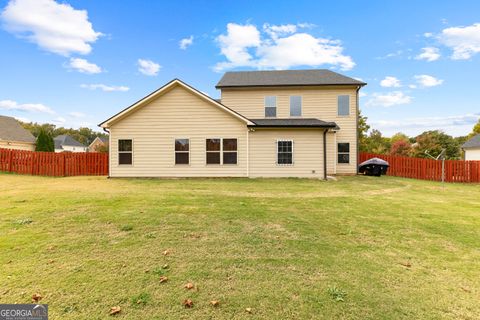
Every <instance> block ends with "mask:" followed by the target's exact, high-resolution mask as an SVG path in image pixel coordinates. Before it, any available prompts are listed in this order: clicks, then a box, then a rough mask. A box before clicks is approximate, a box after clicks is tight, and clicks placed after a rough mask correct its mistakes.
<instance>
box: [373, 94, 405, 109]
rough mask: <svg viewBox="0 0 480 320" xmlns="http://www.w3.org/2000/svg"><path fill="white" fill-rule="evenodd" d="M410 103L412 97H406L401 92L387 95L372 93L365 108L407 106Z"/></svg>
mask: <svg viewBox="0 0 480 320" xmlns="http://www.w3.org/2000/svg"><path fill="white" fill-rule="evenodd" d="M410 102H412V97H410V96H407V95H406V94H404V93H403V92H401V91H393V92H388V93H374V94H372V95H371V98H370V100H368V101H367V103H366V104H365V106H367V107H377V106H380V107H392V106H395V105H401V104H409V103H410Z"/></svg>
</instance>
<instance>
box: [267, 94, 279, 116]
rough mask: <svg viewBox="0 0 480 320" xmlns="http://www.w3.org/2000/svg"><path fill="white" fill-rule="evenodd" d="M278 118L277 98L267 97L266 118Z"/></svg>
mask: <svg viewBox="0 0 480 320" xmlns="http://www.w3.org/2000/svg"><path fill="white" fill-rule="evenodd" d="M276 116H277V97H276V96H266V97H265V117H276Z"/></svg>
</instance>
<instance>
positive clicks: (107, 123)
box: [98, 79, 252, 128]
mask: <svg viewBox="0 0 480 320" xmlns="http://www.w3.org/2000/svg"><path fill="white" fill-rule="evenodd" d="M175 86H181V87H183V88H185V89H186V90H187V91H189V92H191V93H193V94H194V95H196V96H198V97H200V98H201V99H203V100H205V101H207V102H210V103H211V104H213V105H215V106H217V107H218V108H220V109H222V110H224V111H226V112H228V113H230V114H231V115H233V116H234V117H236V118H237V119H239V120H241V121H244V122H246V123H247V125H249V124H252V122H251V121H250V120H249V119H248V118H246V117H244V116H242V115H241V114H240V113H238V112H236V111H234V110H232V109H230V108H228V107H227V106H225V105H223V104H221V103H220V102H218V101H216V100H215V99H212V98H211V97H209V96H207V95H206V94H204V93H203V92H201V91H199V90H197V89H195V88H194V87H192V86H190V85H188V84H186V83H185V82H183V81H182V80H180V79H173V80H172V81H170V82H169V83H167V84H166V85H164V86H163V87H161V88H159V89H157V90H156V91H154V92H152V93H150V94H149V95H147V96H146V97H144V98H142V99H140V100H139V101H137V102H135V103H134V104H132V105H131V106H129V107H127V108H125V109H123V110H122V111H120V112H119V113H117V114H116V115H114V116H113V117H110V118H109V119H107V120H105V121H104V122H102V123H100V124H99V125H98V126H99V127H102V128H108V127H109V126H110V125H112V124H113V123H114V122H116V121H117V120H119V119H122V118H123V117H124V116H126V115H127V114H129V113H131V112H133V111H135V110H137V109H138V108H141V107H142V106H143V105H145V104H146V103H148V102H150V101H152V100H153V99H155V98H157V97H158V96H161V95H162V94H164V93H166V92H168V91H169V90H170V89H171V88H173V87H175Z"/></svg>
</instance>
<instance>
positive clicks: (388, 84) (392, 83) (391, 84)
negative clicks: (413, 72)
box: [380, 76, 402, 88]
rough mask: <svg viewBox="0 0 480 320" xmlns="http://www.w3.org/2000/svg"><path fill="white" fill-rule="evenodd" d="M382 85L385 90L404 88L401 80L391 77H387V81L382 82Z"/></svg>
mask: <svg viewBox="0 0 480 320" xmlns="http://www.w3.org/2000/svg"><path fill="white" fill-rule="evenodd" d="M380 85H381V86H382V87H385V88H399V87H401V86H402V84H401V83H400V80H398V79H397V78H395V77H391V76H387V77H385V79H383V80H382V81H380Z"/></svg>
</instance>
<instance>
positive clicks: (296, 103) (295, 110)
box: [290, 96, 302, 117]
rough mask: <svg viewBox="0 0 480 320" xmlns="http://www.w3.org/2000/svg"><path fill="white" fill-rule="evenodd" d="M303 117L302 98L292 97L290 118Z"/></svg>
mask: <svg viewBox="0 0 480 320" xmlns="http://www.w3.org/2000/svg"><path fill="white" fill-rule="evenodd" d="M301 116H302V97H301V96H290V117H301Z"/></svg>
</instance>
